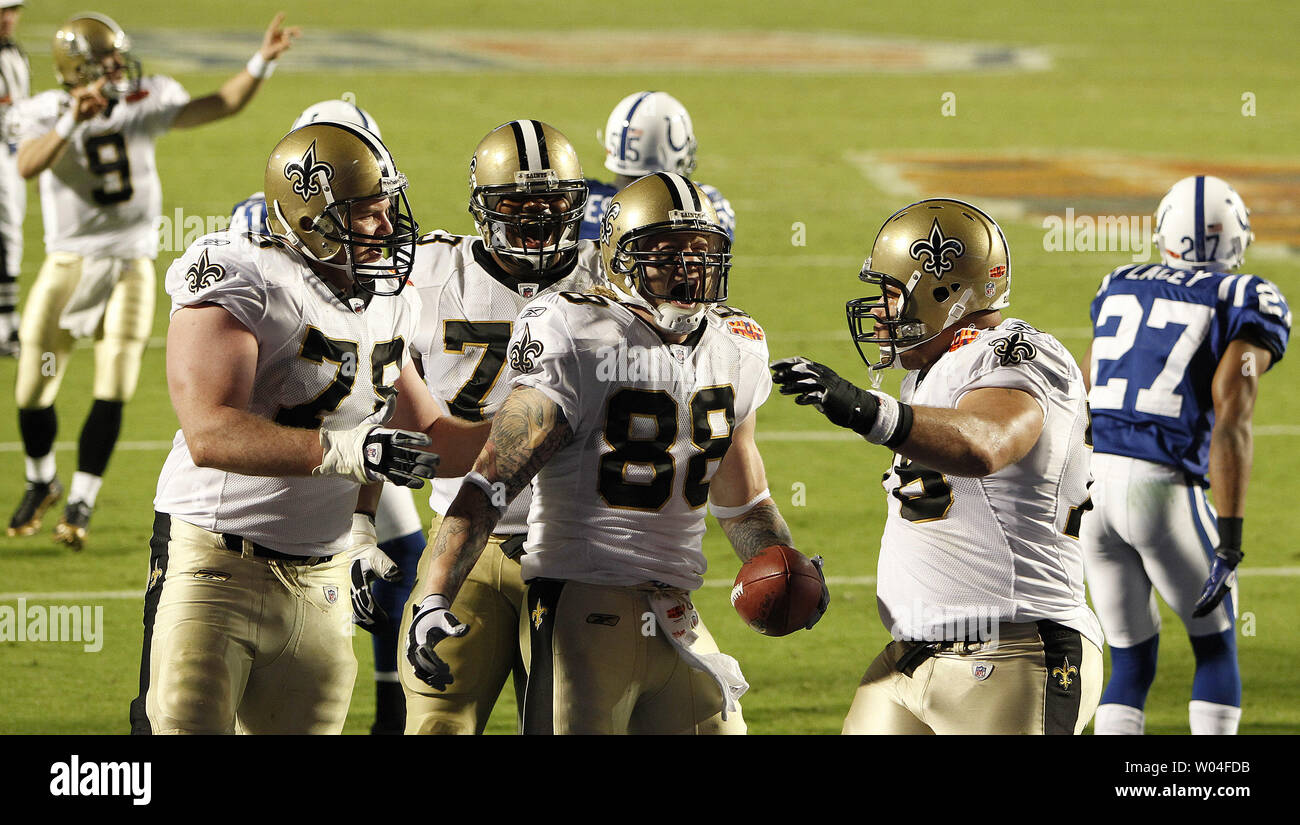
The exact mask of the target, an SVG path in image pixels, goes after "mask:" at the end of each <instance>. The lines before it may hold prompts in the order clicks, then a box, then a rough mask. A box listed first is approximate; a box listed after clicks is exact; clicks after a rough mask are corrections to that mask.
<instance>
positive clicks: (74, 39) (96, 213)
mask: <svg viewBox="0 0 1300 825" xmlns="http://www.w3.org/2000/svg"><path fill="white" fill-rule="evenodd" d="M282 20H283V15H277V16H276V18H275V19H274V20H273V21H272V23H271V25H270V27H269V28H268V29H267V30H266V34H265V36H264V38H263V40H262V46H261V48H260V49H259V50H258V51H257V53H256V54H254V56H253V58H252V59H251V60H250V61H249V63H248V66H247V67H246V68H245V69H244V70H242V71H240V72H239V73H238V74H237V75H235V76H233V77H231V78H230V79H229V80H227V81H226V82H225V83H224V84H223V85H222V86H221V88H220V89H218V90H217V91H216V92H213V93H212V94H210V95H207V96H205V97H201V98H198V99H195V100H191V99H190V97H189V95H188V94H187V93H186V92H185V90H184V89H183V88H181V85H180V84H179V83H177V82H176V81H175V80H172V79H171V78H170V77H164V76H161V75H151V76H148V77H141V75H140V63H139V61H137V60H135V59H134V58H132V57H131V52H130V46H131V44H130V40H129V39H128V38H127V36H126V34H125V32H123V31H122V29H121V27H120V26H118V25H117V24H116V23H115V22H113V21H112V20H110V19H109V18H107V17H104V16H103V15H100V14H83V15H79V16H77V17H74V18H72V19H70V20H68V21H67V22H66V23H64V24H63V25H62V26H60V27H59V30H58V32H57V33H56V34H55V37H54V66H55V71H56V73H57V74H58V76H59V79H60V80H61V81H62V83H63V88H62V89H58V90H51V91H48V92H42V93H41V94H39V95H36V96H35V97H32V98H30V99H28V100H26V101H23V102H22V103H20V104H19V105H18V106H16V107H15V108H14V110H13V111H12V112H11V116H12V117H14V118H16V120H17V124H16V128H17V130H18V134H19V147H18V156H17V157H18V171H19V173H20V174H21V175H22V176H23V177H24V178H32V177H36V176H38V175H39V177H40V191H41V210H42V213H43V215H44V219H45V248H46V259H45V263H44V264H43V265H42V266H41V270H40V272H39V273H38V274H37V276H36V282H35V283H34V284H33V285H32V288H31V291H30V292H29V293H28V295H27V300H26V304H25V307H24V311H23V323H22V325H21V328H20V330H19V339H20V342H21V353H20V354H19V361H18V378H17V381H16V388H15V396H16V398H17V402H18V405H17V406H18V424H19V430H20V431H21V433H22V439H23V447H24V450H25V452H26V456H27V462H26V477H27V488H26V491H25V492H24V494H23V498H22V501H21V502H20V503H19V505H18V507H17V509H16V510H15V511H14V514H13V517H12V518H11V519H10V520H9V528H8V531H9V535H11V536H13V535H33V534H35V533H36V532H37V531H38V530H39V529H40V526H41V519H42V516H43V515H44V513H45V511H46V509H48V508H49V507H50V506H52V505H53V504H54V503H55V502H56V501H57V500H58V499H59V497H60V495H61V494H62V492H63V485H62V484H61V483H60V481H59V479H58V477H57V475H56V473H55V469H56V468H55V460H54V452H53V445H54V439H55V436H56V434H57V432H58V419H57V417H56V415H55V411H54V400H55V397H56V396H57V395H58V392H59V386H60V384H61V383H62V381H63V376H64V374H65V371H66V369H67V365H68V360H69V357H70V356H71V354H72V347H73V344H74V343H75V342H76V340H77V339H78V338H92V339H93V340H94V342H95V382H94V389H93V395H94V403H93V405H92V406H91V409H90V414H89V415H88V416H87V418H86V423H85V425H84V426H83V428H82V431H81V440H80V447H79V450H78V456H77V472H76V474H75V475H74V476H73V478H72V485H71V488H70V489H69V491H68V501H67V507H66V508H65V509H64V513H63V518H62V519H61V520H60V522H59V524H58V525H57V526H56V527H55V531H54V539H55V541H56V542H59V543H61V544H65V545H67V546H68V547H71V548H72V549H74V550H79V549H81V547H82V546H83V545H84V543H85V540H86V528H87V524H88V523H89V521H90V516H91V512H92V511H93V509H94V506H95V499H96V496H97V495H98V493H99V489H100V485H101V483H102V481H103V475H104V471H105V469H106V468H107V467H108V462H109V459H110V458H111V456H112V453H113V447H114V445H115V444H116V443H117V437H118V434H119V432H120V430H121V424H122V409H123V407H124V406H125V404H126V402H127V401H128V400H130V398H131V396H132V394H133V393H134V392H135V388H136V385H137V383H138V381H139V377H140V362H141V359H142V358H143V355H144V348H145V344H146V342H147V341H148V338H149V332H150V330H151V328H152V326H153V310H154V277H155V276H154V269H153V259H154V258H155V257H156V256H157V254H158V231H157V228H156V226H155V222H156V220H157V218H158V216H159V214H160V213H161V209H162V189H161V187H160V185H159V181H158V172H157V168H156V163H155V161H154V142H155V141H156V140H157V139H158V138H159V137H161V136H162V135H163V134H165V133H166V132H167V131H168V130H170V129H172V128H188V127H193V126H201V125H203V124H205V123H211V122H213V121H215V120H219V119H221V118H224V117H229V116H231V115H233V114H235V113H237V112H238V111H240V110H241V109H242V108H243V107H244V106H245V105H246V104H247V103H248V102H249V101H250V100H251V99H252V98H253V95H254V94H255V93H256V92H257V89H258V87H259V86H260V85H261V83H262V81H263V80H264V79H265V78H267V77H268V76H270V74H271V71H272V70H273V69H274V65H275V60H276V58H278V57H279V56H280V55H281V54H283V53H284V51H285V50H286V49H288V48H289V45H290V43H291V41H292V40H293V37H294V36H296V34H297V29H296V28H289V29H285V28H282V26H281V22H282Z"/></svg>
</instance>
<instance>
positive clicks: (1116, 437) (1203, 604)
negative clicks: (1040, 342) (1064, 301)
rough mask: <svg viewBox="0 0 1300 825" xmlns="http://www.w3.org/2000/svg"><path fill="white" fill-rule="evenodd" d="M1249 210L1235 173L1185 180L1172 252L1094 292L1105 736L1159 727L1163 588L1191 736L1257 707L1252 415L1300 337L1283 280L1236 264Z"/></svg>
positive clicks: (1161, 229) (1174, 213)
mask: <svg viewBox="0 0 1300 825" xmlns="http://www.w3.org/2000/svg"><path fill="white" fill-rule="evenodd" d="M1249 214H1250V213H1249V211H1248V210H1247V209H1246V204H1245V203H1244V202H1243V201H1242V199H1241V196H1240V195H1238V194H1237V193H1236V191H1234V190H1233V188H1232V187H1231V186H1229V185H1228V183H1227V182H1226V181H1224V180H1222V179H1220V178H1216V177H1213V176H1211V175H1193V176H1191V177H1187V178H1183V179H1182V180H1180V181H1178V182H1177V183H1175V184H1174V186H1173V187H1172V188H1171V189H1170V190H1169V192H1168V193H1167V194H1166V195H1165V197H1164V198H1163V199H1162V200H1161V202H1160V205H1159V207H1158V208H1157V209H1156V240H1157V244H1158V246H1159V247H1160V257H1161V259H1162V262H1161V263H1158V264H1134V265H1129V266H1124V267H1121V268H1119V269H1116V270H1115V271H1114V272H1112V273H1110V274H1109V275H1107V276H1106V277H1105V278H1104V279H1102V283H1101V288H1100V289H1098V290H1097V296H1096V298H1094V299H1093V302H1092V320H1093V330H1094V337H1093V342H1092V344H1091V346H1090V348H1089V356H1088V358H1086V359H1085V360H1084V363H1085V364H1086V365H1087V366H1086V369H1088V372H1089V375H1088V380H1089V382H1090V384H1091V387H1092V390H1091V393H1090V394H1089V396H1088V400H1089V403H1090V404H1091V406H1092V434H1093V443H1094V445H1095V453H1094V455H1093V460H1092V467H1093V470H1092V472H1093V477H1094V479H1095V480H1094V482H1093V485H1092V501H1093V503H1094V505H1095V509H1094V512H1092V513H1090V514H1089V515H1088V518H1087V519H1086V520H1085V521H1084V523H1083V533H1082V534H1081V536H1080V538H1081V539H1082V541H1083V548H1084V552H1085V558H1086V559H1087V566H1088V588H1089V590H1090V591H1091V592H1092V603H1093V604H1094V605H1095V606H1096V608H1097V615H1098V616H1099V617H1100V618H1101V624H1102V627H1103V628H1104V629H1105V631H1106V639H1107V642H1108V643H1109V644H1110V665H1111V669H1110V679H1109V681H1108V682H1107V683H1106V690H1105V692H1104V693H1102V697H1101V705H1100V707H1098V708H1097V723H1096V726H1095V730H1096V732H1097V733H1099V734H1141V733H1144V732H1145V729H1146V715H1145V712H1144V710H1143V708H1144V707H1145V706H1146V698H1147V691H1149V690H1150V689H1151V685H1152V683H1153V682H1154V681H1155V675H1156V660H1157V652H1158V648H1159V645H1160V611H1159V609H1158V607H1157V604H1156V600H1155V593H1156V592H1159V594H1160V596H1161V598H1163V599H1164V600H1165V602H1166V603H1167V604H1168V605H1169V607H1170V608H1171V609H1172V610H1173V611H1174V612H1175V613H1176V614H1178V617H1179V619H1181V620H1182V623H1183V625H1184V627H1185V628H1186V630H1187V635H1188V637H1189V640H1190V642H1191V647H1192V654H1193V656H1194V657H1195V660H1196V671H1195V674H1194V675H1193V677H1192V690H1191V701H1190V702H1189V704H1188V723H1189V728H1190V730H1191V732H1192V733H1194V734H1211V735H1221V734H1234V733H1236V732H1237V726H1238V723H1239V721H1240V719H1241V673H1240V671H1239V670H1238V667H1237V642H1236V628H1235V627H1234V624H1235V621H1234V620H1235V618H1236V609H1237V605H1236V597H1237V594H1236V593H1235V592H1232V591H1234V590H1235V582H1236V574H1235V572H1234V571H1235V570H1236V567H1237V565H1238V564H1239V563H1240V562H1241V560H1242V557H1243V556H1244V553H1242V523H1243V522H1242V517H1243V516H1244V515H1245V510H1246V487H1247V486H1248V484H1249V482H1250V471H1251V465H1252V463H1253V459H1254V446H1253V442H1252V437H1251V419H1252V417H1253V414H1254V409H1255V400H1256V397H1257V395H1258V393H1259V381H1260V376H1261V375H1263V373H1264V372H1266V371H1267V370H1268V369H1269V368H1271V367H1272V366H1273V365H1274V364H1276V363H1277V362H1278V361H1280V360H1281V359H1282V356H1283V355H1284V354H1285V353H1286V347H1287V343H1288V341H1289V340H1290V336H1291V309H1290V307H1288V306H1287V302H1286V298H1285V297H1283V295H1282V293H1281V292H1280V291H1279V290H1278V288H1277V287H1276V286H1274V285H1273V284H1271V283H1269V282H1268V281H1266V280H1264V279H1263V278H1259V277H1256V276H1254V275H1248V274H1245V273H1239V272H1237V271H1236V270H1237V269H1238V268H1239V267H1240V266H1241V264H1242V263H1243V261H1244V256H1245V252H1246V247H1247V246H1248V245H1249V244H1250V242H1251V240H1252V239H1253V238H1254V234H1253V233H1252V232H1251V229H1250V217H1249ZM1207 486H1208V487H1210V488H1212V490H1213V492H1214V505H1213V506H1212V505H1211V504H1210V501H1209V499H1208V498H1207V497H1206V494H1205V490H1206V487H1207ZM1216 507H1217V509H1218V513H1217V514H1216V513H1215V508H1216Z"/></svg>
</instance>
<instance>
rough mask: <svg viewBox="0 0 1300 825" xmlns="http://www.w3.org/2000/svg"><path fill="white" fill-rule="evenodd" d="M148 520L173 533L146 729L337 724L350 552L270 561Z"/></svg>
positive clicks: (171, 522) (344, 677)
mask: <svg viewBox="0 0 1300 825" xmlns="http://www.w3.org/2000/svg"><path fill="white" fill-rule="evenodd" d="M155 529H156V530H159V531H164V530H165V531H167V532H168V534H169V536H170V538H169V541H168V549H167V555H168V559H167V571H166V574H165V575H164V577H163V581H162V595H161V597H160V599H159V602H158V611H157V613H156V615H155V616H154V625H153V644H152V645H151V647H150V658H149V692H148V694H147V698H146V700H145V706H146V708H147V711H148V715H149V723H150V725H151V726H152V728H153V732H154V733H156V734H165V733H235V732H239V733H339V732H341V731H342V730H343V723H344V721H345V720H346V718H347V714H348V703H349V702H350V701H351V699H352V686H353V683H354V682H355V681H356V675H357V661H356V657H355V656H354V655H353V652H352V634H353V624H352V603H351V600H350V599H349V597H348V593H349V591H348V568H349V562H348V558H347V556H346V555H343V554H341V555H339V556H336V557H335V558H334V559H333V560H331V561H328V562H325V563H322V564H317V565H309V564H304V563H301V562H296V561H277V560H268V559H265V558H260V557H256V556H254V555H252V553H251V548H250V547H249V546H248V545H247V543H245V544H244V546H243V550H242V552H240V553H236V552H233V551H231V550H228V549H226V545H225V543H224V542H223V540H222V537H221V536H220V535H218V534H217V533H212V532H209V531H207V530H203V529H201V528H199V527H195V526H194V525H191V524H188V523H186V522H183V521H181V520H179V519H168V518H161V519H159V520H158V522H157V524H156V527H155Z"/></svg>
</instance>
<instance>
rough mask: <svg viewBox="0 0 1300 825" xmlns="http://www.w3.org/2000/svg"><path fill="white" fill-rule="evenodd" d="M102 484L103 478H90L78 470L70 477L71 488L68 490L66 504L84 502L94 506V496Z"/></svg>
mask: <svg viewBox="0 0 1300 825" xmlns="http://www.w3.org/2000/svg"><path fill="white" fill-rule="evenodd" d="M103 483H104V477H103V476H92V475H91V474H90V473H83V472H81V471H80V470H78V471H77V472H75V473H73V475H72V487H70V488H69V489H68V503H69V504H71V503H72V502H74V501H84V502H86V504H88V505H90V506H91V507H94V506H95V496H97V495H99V486H100V485H101V484H103Z"/></svg>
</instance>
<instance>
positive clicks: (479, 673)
mask: <svg viewBox="0 0 1300 825" xmlns="http://www.w3.org/2000/svg"><path fill="white" fill-rule="evenodd" d="M441 524H442V516H440V515H438V514H436V513H435V514H434V517H433V526H432V527H431V528H430V529H429V543H428V548H426V549H425V551H424V553H422V554H421V555H420V564H419V566H418V568H417V570H416V576H417V579H416V580H417V582H418V581H419V580H420V579H423V578H424V577H425V576H426V575H428V569H429V557H430V552H431V550H432V548H433V540H434V538H435V537H436V536H437V535H438V527H439V526H440V525H441ZM505 538H506V537H504V536H496V535H494V536H493V537H492V538H491V539H489V540H488V543H487V546H486V547H484V548H483V553H482V554H481V555H480V556H479V558H478V562H477V563H476V564H475V565H474V569H473V570H471V571H470V574H469V577H468V578H467V579H466V580H465V584H464V586H462V587H461V589H460V592H459V593H457V594H456V601H455V602H454V603H453V604H452V606H451V612H452V614H453V615H454V616H455V617H456V618H457V619H459V620H460V621H462V622H464V623H465V624H468V625H469V626H470V629H469V632H468V633H466V634H465V635H464V636H459V637H456V638H448V639H443V640H442V641H441V642H439V643H438V656H439V657H440V658H441V659H442V660H443V661H445V662H446V663H447V664H448V665H449V666H450V667H451V673H452V677H453V678H454V679H455V681H454V682H452V683H451V685H449V686H448V687H447V690H446V691H445V692H440V691H437V690H434V689H433V688H431V687H429V686H428V685H426V684H425V683H424V682H421V681H420V680H419V679H417V678H416V676H415V671H414V670H413V669H412V668H411V663H410V662H409V661H408V660H407V658H406V639H407V633H408V632H409V631H410V628H411V614H412V607H413V606H414V596H412V598H411V599H410V600H408V602H407V604H406V607H405V608H403V610H402V625H401V631H400V633H399V634H398V637H397V640H398V645H399V649H398V655H397V671H398V673H399V675H400V678H401V682H402V691H403V692H404V693H405V694H406V732H407V733H434V734H479V733H482V732H483V729H484V727H486V725H487V721H488V717H489V716H491V715H492V708H493V706H494V705H495V704H496V701H497V697H498V696H500V695H501V688H502V687H504V685H505V683H506V677H508V676H511V675H512V674H513V676H514V684H515V697H516V699H517V700H519V706H522V704H523V702H522V697H523V686H524V682H525V680H526V678H527V675H526V674H527V659H526V656H527V647H526V645H527V641H528V637H527V635H525V636H523V638H522V640H521V637H520V630H519V606H520V605H521V604H522V603H523V600H524V582H523V578H522V577H521V576H520V572H519V562H518V561H516V560H511V559H508V558H506V557H505V554H503V553H502V552H501V542H502V541H503V540H504V539H505ZM412 592H413V593H414V591H412ZM521 645H522V646H521Z"/></svg>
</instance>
